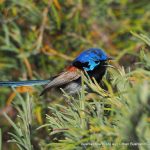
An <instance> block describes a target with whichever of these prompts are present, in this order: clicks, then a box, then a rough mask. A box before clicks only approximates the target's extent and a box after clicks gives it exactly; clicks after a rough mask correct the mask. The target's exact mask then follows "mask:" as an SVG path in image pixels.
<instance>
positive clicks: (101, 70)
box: [87, 61, 108, 83]
mask: <svg viewBox="0 0 150 150" xmlns="http://www.w3.org/2000/svg"><path fill="white" fill-rule="evenodd" d="M107 65H108V64H107V62H106V61H103V62H100V64H99V65H98V66H96V67H95V68H94V69H93V70H92V71H88V72H87V73H88V75H89V77H90V78H93V77H94V78H95V79H96V81H97V82H98V83H99V82H100V81H101V80H102V78H103V76H104V74H105V72H106V69H107Z"/></svg>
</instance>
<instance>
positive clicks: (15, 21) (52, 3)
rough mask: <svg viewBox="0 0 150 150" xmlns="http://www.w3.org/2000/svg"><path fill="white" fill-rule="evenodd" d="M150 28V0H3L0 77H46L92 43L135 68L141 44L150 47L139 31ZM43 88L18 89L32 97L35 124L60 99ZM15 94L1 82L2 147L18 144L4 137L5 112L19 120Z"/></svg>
mask: <svg viewBox="0 0 150 150" xmlns="http://www.w3.org/2000/svg"><path fill="white" fill-rule="evenodd" d="M149 33H150V2H149V0H142V1H140V0H102V1H100V0H0V80H2V81H3V80H28V79H48V78H50V77H52V76H54V75H56V74H57V73H59V72H61V71H62V70H63V69H64V68H65V66H67V65H68V64H69V63H70V62H71V61H72V60H73V58H74V57H76V56H77V55H78V54H79V53H80V52H81V51H83V50H85V49H88V48H91V47H99V48H102V49H104V50H105V51H106V52H107V53H108V54H109V55H111V56H114V57H115V58H116V61H115V63H116V66H117V65H120V66H124V67H125V68H128V67H129V66H130V67H131V69H132V64H134V62H136V61H137V55H138V53H139V51H140V49H142V48H145V49H147V48H148V47H147V46H146V45H145V44H144V42H143V41H142V40H140V39H139V38H136V37H138V34H143V35H147V36H150V34H149ZM141 38H142V37H141ZM41 89H42V87H37V88H18V89H16V90H17V91H18V92H19V93H25V92H29V94H31V95H32V96H33V97H34V110H33V118H34V120H35V121H34V123H33V127H34V128H36V127H38V126H40V125H41V124H43V123H44V122H45V120H44V118H45V117H44V116H45V114H46V113H47V111H48V110H47V106H48V105H49V103H50V102H51V104H53V103H62V102H61V100H60V98H58V97H57V96H56V95H55V94H54V95H52V94H51V93H48V94H47V95H45V96H44V97H38V94H39V93H40V91H41ZM15 97H16V95H15V93H14V92H13V90H12V89H10V88H0V122H1V123H0V128H1V129H2V133H3V141H2V142H3V149H4V150H5V149H8V148H9V149H16V147H15V146H14V145H13V144H8V143H6V141H7V140H8V139H10V137H9V135H8V134H7V132H10V131H12V127H11V126H10V124H9V123H8V121H7V120H6V119H5V118H4V117H3V116H2V113H3V112H6V113H8V114H9V116H10V117H11V118H12V119H14V120H15V118H16V111H15V110H14V109H13V108H12V107H11V106H10V105H9V104H10V102H11V101H15ZM42 132H43V133H40V132H38V133H36V135H34V134H35V133H33V136H35V137H36V138H34V142H35V143H36V142H39V141H42V140H43V141H44V137H46V135H47V133H44V132H46V131H42ZM38 138H39V139H38ZM41 139H42V140H41ZM45 140H46V139H45ZM35 145H36V144H35Z"/></svg>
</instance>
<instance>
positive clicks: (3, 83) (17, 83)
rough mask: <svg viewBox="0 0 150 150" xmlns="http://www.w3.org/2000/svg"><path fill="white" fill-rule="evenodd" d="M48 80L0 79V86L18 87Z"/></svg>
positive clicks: (41, 83)
mask: <svg viewBox="0 0 150 150" xmlns="http://www.w3.org/2000/svg"><path fill="white" fill-rule="evenodd" d="M49 81H50V80H29V81H0V87H2V86H5V87H18V86H35V85H45V84H47V83H48V82H49Z"/></svg>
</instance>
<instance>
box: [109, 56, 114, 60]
mask: <svg viewBox="0 0 150 150" xmlns="http://www.w3.org/2000/svg"><path fill="white" fill-rule="evenodd" d="M107 60H115V58H114V57H111V56H108V58H107Z"/></svg>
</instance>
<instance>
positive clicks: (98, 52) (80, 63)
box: [72, 48, 109, 71]
mask: <svg viewBox="0 0 150 150" xmlns="http://www.w3.org/2000/svg"><path fill="white" fill-rule="evenodd" d="M108 59H109V57H108V56H107V55H106V53H105V52H104V51H103V50H102V49H99V48H90V49H88V50H85V51H83V52H82V53H81V54H80V55H79V56H78V57H77V58H76V59H75V60H74V61H73V63H72V64H73V65H74V66H76V67H78V68H83V69H84V70H85V71H92V70H93V69H94V68H95V67H96V66H98V65H99V64H100V63H101V62H104V61H107V60H108Z"/></svg>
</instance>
